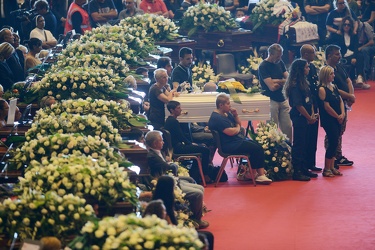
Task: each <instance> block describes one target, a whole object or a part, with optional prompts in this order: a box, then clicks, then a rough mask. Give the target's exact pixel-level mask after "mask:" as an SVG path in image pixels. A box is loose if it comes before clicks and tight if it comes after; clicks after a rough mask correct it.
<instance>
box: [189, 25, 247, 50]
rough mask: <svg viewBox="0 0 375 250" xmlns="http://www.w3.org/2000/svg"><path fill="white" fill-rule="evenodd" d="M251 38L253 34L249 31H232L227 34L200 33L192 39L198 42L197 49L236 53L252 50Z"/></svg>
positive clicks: (218, 32) (216, 32)
mask: <svg viewBox="0 0 375 250" xmlns="http://www.w3.org/2000/svg"><path fill="white" fill-rule="evenodd" d="M251 37H252V32H251V31H249V30H231V31H226V32H220V31H215V32H204V31H199V32H197V33H196V34H194V35H193V36H192V37H191V38H192V39H194V40H195V41H197V44H196V46H195V48H196V49H203V50H214V51H222V52H235V51H247V50H250V49H251Z"/></svg>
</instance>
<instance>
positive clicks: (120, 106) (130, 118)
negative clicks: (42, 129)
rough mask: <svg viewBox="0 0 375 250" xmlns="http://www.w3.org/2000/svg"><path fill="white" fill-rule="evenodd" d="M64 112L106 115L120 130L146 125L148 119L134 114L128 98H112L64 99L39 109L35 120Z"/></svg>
mask: <svg viewBox="0 0 375 250" xmlns="http://www.w3.org/2000/svg"><path fill="white" fill-rule="evenodd" d="M63 112H67V113H72V114H80V115H88V114H92V115H96V116H103V115H105V116H106V117H107V118H108V120H110V121H111V122H112V125H113V127H115V128H117V129H119V130H126V129H129V128H130V127H131V126H145V125H146V123H147V120H144V119H142V118H140V117H138V116H137V115H136V114H133V111H132V110H131V109H130V104H129V102H128V101H126V100H122V101H121V102H116V101H112V100H103V99H93V98H91V97H87V98H86V99H82V98H79V99H77V100H63V101H61V102H58V103H55V104H54V105H52V107H51V108H50V109H40V110H39V111H37V114H36V116H35V118H34V119H35V120H39V119H40V117H44V116H48V115H50V114H51V115H60V114H61V113H63Z"/></svg>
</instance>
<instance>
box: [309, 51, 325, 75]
mask: <svg viewBox="0 0 375 250" xmlns="http://www.w3.org/2000/svg"><path fill="white" fill-rule="evenodd" d="M312 63H313V64H314V65H315V67H316V68H317V70H318V71H319V70H320V68H321V67H323V66H324V65H325V63H326V57H325V53H324V51H317V52H316V57H315V60H314V61H312Z"/></svg>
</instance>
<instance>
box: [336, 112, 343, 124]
mask: <svg viewBox="0 0 375 250" xmlns="http://www.w3.org/2000/svg"><path fill="white" fill-rule="evenodd" d="M344 118H345V114H341V115H339V117H337V121H338V122H339V123H340V124H342V123H343V121H344Z"/></svg>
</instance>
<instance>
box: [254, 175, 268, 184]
mask: <svg viewBox="0 0 375 250" xmlns="http://www.w3.org/2000/svg"><path fill="white" fill-rule="evenodd" d="M255 181H256V182H257V183H258V184H264V185H269V184H271V182H272V180H271V179H269V178H267V176H266V175H259V176H258V177H257V178H256V179H255Z"/></svg>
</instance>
